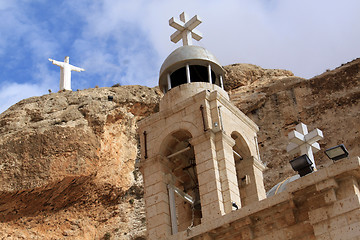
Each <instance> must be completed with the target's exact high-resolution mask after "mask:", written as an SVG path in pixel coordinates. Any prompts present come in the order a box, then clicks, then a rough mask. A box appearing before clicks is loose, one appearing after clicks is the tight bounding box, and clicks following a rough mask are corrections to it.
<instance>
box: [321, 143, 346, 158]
mask: <svg viewBox="0 0 360 240" xmlns="http://www.w3.org/2000/svg"><path fill="white" fill-rule="evenodd" d="M325 154H326V156H328V158H330V159H331V160H333V161H337V160H340V159H342V158H346V157H347V156H349V152H348V151H347V150H346V148H345V146H344V144H340V145H337V146H335V147H332V148H329V149H326V150H325Z"/></svg>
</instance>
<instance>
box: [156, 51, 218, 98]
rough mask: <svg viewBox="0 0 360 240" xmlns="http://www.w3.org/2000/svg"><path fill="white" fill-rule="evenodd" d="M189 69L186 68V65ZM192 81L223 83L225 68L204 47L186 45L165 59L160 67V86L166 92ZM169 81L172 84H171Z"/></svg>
mask: <svg viewBox="0 0 360 240" xmlns="http://www.w3.org/2000/svg"><path fill="white" fill-rule="evenodd" d="M187 66H188V67H189V68H188V69H189V70H186V67H187ZM187 71H188V72H189V75H190V79H191V80H190V82H210V81H211V83H213V84H216V85H218V86H221V85H222V76H223V75H224V72H225V71H224V69H223V68H222V66H221V64H220V63H219V62H218V60H217V59H216V58H215V56H214V55H213V54H212V53H210V52H209V51H208V50H206V49H205V48H203V47H199V46H194V45H185V46H182V47H179V48H177V49H176V50H175V51H173V52H172V53H171V54H170V55H169V56H168V57H167V58H166V59H165V61H164V63H163V64H162V66H161V69H160V77H159V87H160V89H161V91H163V92H164V93H165V92H167V91H168V90H170V89H171V88H174V87H176V86H179V85H181V84H185V83H189V80H188V81H186V80H187V77H186V74H187ZM209 72H211V74H209ZM169 83H170V85H171V86H169Z"/></svg>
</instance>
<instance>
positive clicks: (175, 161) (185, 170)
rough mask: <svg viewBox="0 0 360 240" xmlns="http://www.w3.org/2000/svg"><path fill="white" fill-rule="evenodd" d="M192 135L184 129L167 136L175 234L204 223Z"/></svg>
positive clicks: (171, 210) (170, 200)
mask: <svg viewBox="0 0 360 240" xmlns="http://www.w3.org/2000/svg"><path fill="white" fill-rule="evenodd" d="M191 138H192V136H191V134H190V133H189V132H188V131H185V130H180V131H177V132H174V133H172V134H170V135H169V136H168V137H166V140H165V141H164V142H163V146H162V148H163V155H164V156H166V158H167V159H168V161H169V168H170V172H171V180H170V182H169V184H168V189H169V202H170V212H172V213H171V214H172V215H173V216H171V219H172V227H173V233H175V232H177V231H184V230H186V229H187V228H188V227H190V226H196V225H198V224H200V223H201V217H202V214H201V203H200V194H199V183H198V178H197V171H196V162H195V153H194V147H193V146H191V144H190V143H189V141H190V139H191ZM175 213H176V216H175ZM174 221H176V223H175V226H174V223H173V222H174ZM174 227H176V228H175V229H174Z"/></svg>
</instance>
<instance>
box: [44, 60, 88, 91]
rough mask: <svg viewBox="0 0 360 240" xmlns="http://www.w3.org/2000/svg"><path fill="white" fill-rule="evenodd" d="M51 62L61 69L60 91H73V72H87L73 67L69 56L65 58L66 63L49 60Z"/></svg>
mask: <svg viewBox="0 0 360 240" xmlns="http://www.w3.org/2000/svg"><path fill="white" fill-rule="evenodd" d="M49 61H50V62H52V64H54V65H56V66H59V67H60V90H63V89H65V90H70V91H71V71H76V72H81V71H85V69H83V68H79V67H75V66H73V65H71V64H70V63H69V57H68V56H66V57H65V59H64V62H59V61H55V60H53V59H51V58H49Z"/></svg>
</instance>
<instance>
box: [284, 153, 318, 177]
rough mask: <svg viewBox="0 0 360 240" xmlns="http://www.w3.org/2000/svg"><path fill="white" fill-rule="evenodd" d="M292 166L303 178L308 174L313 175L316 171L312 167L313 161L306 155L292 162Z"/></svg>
mask: <svg viewBox="0 0 360 240" xmlns="http://www.w3.org/2000/svg"><path fill="white" fill-rule="evenodd" d="M290 164H291V167H292V168H293V169H294V171H296V172H298V173H299V175H300V177H303V176H305V175H306V174H309V173H312V172H313V171H314V168H313V167H312V161H311V160H310V158H309V157H308V156H307V155H306V154H304V155H301V156H300V157H297V158H295V159H293V160H291V161H290Z"/></svg>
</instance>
